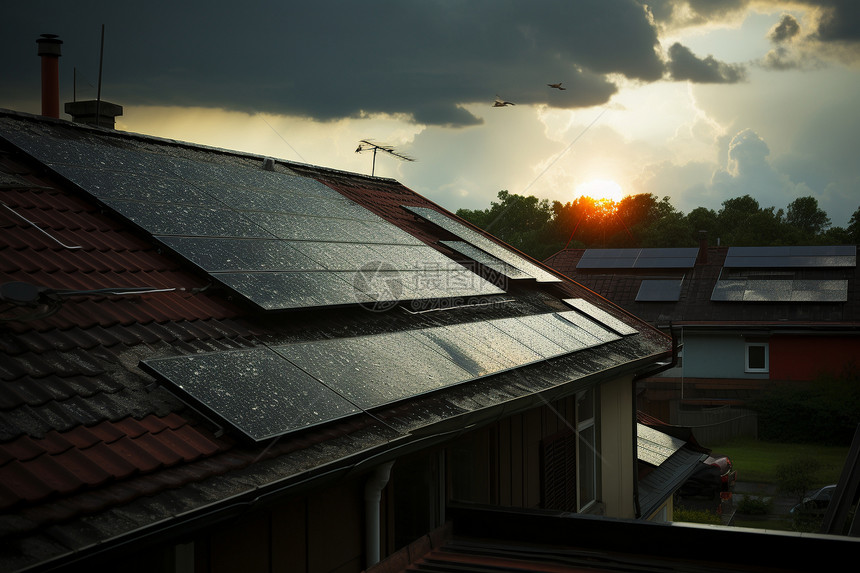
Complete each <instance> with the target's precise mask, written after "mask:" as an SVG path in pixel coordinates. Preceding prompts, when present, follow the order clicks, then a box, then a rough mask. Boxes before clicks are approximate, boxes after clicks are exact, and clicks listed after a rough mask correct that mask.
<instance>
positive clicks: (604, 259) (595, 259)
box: [576, 247, 699, 269]
mask: <svg viewBox="0 0 860 573" xmlns="http://www.w3.org/2000/svg"><path fill="white" fill-rule="evenodd" d="M698 256H699V248H698V247H689V248H688V247H681V248H665V249H586V251H585V252H584V253H583V254H582V258H580V259H579V262H578V263H577V264H576V268H578V269H688V268H692V267H693V266H694V265H695V264H696V257H698Z"/></svg>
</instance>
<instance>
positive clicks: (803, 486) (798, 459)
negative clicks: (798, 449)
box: [776, 456, 821, 503]
mask: <svg viewBox="0 0 860 573" xmlns="http://www.w3.org/2000/svg"><path fill="white" fill-rule="evenodd" d="M820 467H821V463H820V462H819V461H818V460H817V459H816V458H812V457H809V456H795V457H793V458H792V459H790V460H788V461H785V462H782V463H780V464H778V465H777V466H776V479H777V483H776V485H777V488H779V491H780V493H783V494H785V495H789V496H792V497H794V498H795V499H796V500H797V503H800V502H801V501H803V497H804V496H805V495H806V492H808V491H809V490H811V489H813V488H814V487H815V484H816V483H818V482H817V480H816V474H817V473H818V470H819V468H820Z"/></svg>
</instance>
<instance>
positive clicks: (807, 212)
mask: <svg viewBox="0 0 860 573" xmlns="http://www.w3.org/2000/svg"><path fill="white" fill-rule="evenodd" d="M785 222H786V223H788V224H789V225H790V226H792V227H794V228H795V229H797V230H798V231H800V233H801V235H802V236H803V237H804V238H811V237H814V236H816V235H819V234H821V233H822V232H824V231H825V230H826V229H827V228H828V227H830V217H828V216H827V213H825V212H824V211H823V210H821V209H820V208H819V207H818V200H817V199H816V198H815V197H798V198H797V199H795V200H794V201H792V202H791V203H789V204H788V209H787V210H786V212H785Z"/></svg>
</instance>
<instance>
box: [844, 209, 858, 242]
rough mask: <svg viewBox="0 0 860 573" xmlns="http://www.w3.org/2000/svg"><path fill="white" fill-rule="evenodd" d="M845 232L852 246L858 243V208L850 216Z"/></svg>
mask: <svg viewBox="0 0 860 573" xmlns="http://www.w3.org/2000/svg"><path fill="white" fill-rule="evenodd" d="M846 230H847V231H848V238H849V240H850V241H851V242H852V243H853V244H855V245H856V244H858V243H860V207H858V208H857V210H856V211H854V214H853V215H851V219H850V220H849V221H848V228H847V229H846Z"/></svg>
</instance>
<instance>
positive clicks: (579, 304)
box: [564, 298, 639, 335]
mask: <svg viewBox="0 0 860 573" xmlns="http://www.w3.org/2000/svg"><path fill="white" fill-rule="evenodd" d="M564 303H565V304H567V305H568V306H571V307H573V308H575V309H576V310H578V311H579V312H581V313H582V314H584V315H586V316H588V317H589V318H592V319H594V320H596V321H598V322H600V323H601V324H603V325H604V326H608V327H609V328H611V329H612V330H614V331H615V332H617V333H618V334H621V335H628V334H636V333H637V332H639V331H638V330H636V329H635V328H633V327H632V326H630V325H629V324H627V323H626V322H624V321H622V320H621V319H618V318H615V317H614V316H612V315H611V314H609V313H608V312H606V311H605V310H603V309H601V308H598V307H596V306H594V305H593V304H591V303H590V302H588V301H587V300H585V299H584V298H566V299H564Z"/></svg>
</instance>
